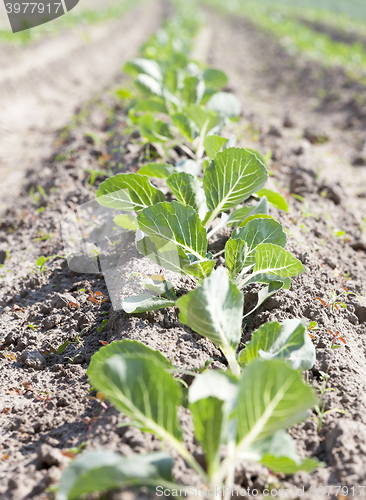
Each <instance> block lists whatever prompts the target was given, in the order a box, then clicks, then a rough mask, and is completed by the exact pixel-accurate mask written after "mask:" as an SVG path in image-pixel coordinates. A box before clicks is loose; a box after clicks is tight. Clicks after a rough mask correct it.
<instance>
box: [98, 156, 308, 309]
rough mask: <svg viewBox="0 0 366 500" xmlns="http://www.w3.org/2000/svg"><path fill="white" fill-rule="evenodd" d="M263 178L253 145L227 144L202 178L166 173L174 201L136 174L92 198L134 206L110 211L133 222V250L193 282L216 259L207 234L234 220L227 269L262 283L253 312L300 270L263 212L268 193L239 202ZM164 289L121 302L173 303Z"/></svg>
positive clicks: (240, 282)
mask: <svg viewBox="0 0 366 500" xmlns="http://www.w3.org/2000/svg"><path fill="white" fill-rule="evenodd" d="M267 178H268V172H267V169H266V167H265V165H264V164H263V163H262V162H261V161H260V160H259V159H258V158H257V156H256V155H255V154H254V153H252V152H250V151H248V150H246V149H242V148H227V149H225V150H223V151H219V152H217V153H216V154H215V157H214V158H213V160H212V162H211V163H210V165H209V166H208V167H207V168H206V170H205V173H204V176H203V180H202V183H201V181H200V180H199V179H198V178H197V177H194V176H193V175H191V174H187V173H184V172H179V173H174V174H172V175H170V176H169V177H168V179H167V184H168V186H169V187H170V189H171V191H172V194H173V195H174V196H175V197H176V199H177V201H172V202H170V203H168V202H166V201H165V196H164V195H163V193H162V192H161V191H159V190H158V189H156V188H155V187H154V186H152V185H151V184H150V183H149V181H148V178H147V177H145V176H142V175H139V174H119V175H117V176H115V177H111V178H110V179H108V180H106V181H105V182H103V183H102V184H101V185H100V187H99V190H98V191H97V200H98V202H99V203H100V204H101V205H103V206H106V207H111V208H114V209H120V210H123V211H125V212H134V213H135V214H137V215H133V216H132V217H131V216H130V215H128V218H127V215H126V214H121V215H120V216H117V217H116V218H115V219H114V220H115V223H116V224H117V225H121V226H122V227H125V228H126V229H131V228H134V229H135V230H137V231H136V247H137V250H138V251H139V252H140V253H142V254H143V255H145V256H147V257H149V258H150V259H151V260H153V261H154V262H155V263H156V264H158V265H159V266H161V267H164V268H165V269H168V270H170V271H174V272H176V273H179V274H183V275H188V276H191V277H192V278H193V279H195V280H196V281H197V282H198V281H199V280H202V279H203V278H205V277H207V276H209V275H210V273H211V272H212V270H213V268H214V267H215V264H216V261H215V259H214V258H213V256H212V254H211V253H210V252H208V241H209V239H210V238H212V237H213V235H214V234H215V233H216V232H217V231H218V230H220V229H222V228H223V227H224V226H229V227H234V228H235V229H234V230H233V233H232V236H231V238H230V239H229V241H228V242H227V243H226V246H225V260H226V267H227V269H228V273H229V276H230V277H231V278H232V279H233V280H234V281H235V284H236V285H237V286H238V288H239V289H243V288H244V287H245V286H247V285H249V284H251V283H261V284H263V285H265V286H264V288H263V289H262V290H261V292H260V294H259V295H258V302H257V304H256V306H255V308H254V309H252V311H250V313H251V312H253V311H254V310H255V309H256V308H258V307H259V306H260V305H261V304H262V303H263V301H264V300H265V299H266V298H267V297H270V296H271V295H273V294H274V293H275V292H276V291H278V290H279V289H280V288H282V287H285V288H289V286H290V281H291V277H293V276H297V275H298V274H300V273H302V272H303V271H304V267H303V265H302V264H301V262H300V261H299V260H298V259H296V258H295V257H293V256H292V255H291V254H290V253H289V252H288V251H287V250H285V248H284V247H285V245H286V234H285V233H284V231H283V229H282V226H281V224H280V223H279V222H277V221H276V220H275V219H274V218H273V217H271V216H269V215H268V201H267V198H266V196H263V197H262V198H261V199H260V201H259V202H258V203H257V204H256V205H255V206H242V205H241V204H242V203H243V202H244V201H246V200H247V199H248V198H249V197H250V196H252V195H253V194H255V193H257V192H259V193H260V192H261V190H262V189H263V186H264V184H265V183H266V181H267ZM267 194H269V193H268V192H267ZM169 287H170V288H171V285H169ZM164 293H165V292H164ZM164 293H163V294H162V293H158V295H160V297H152V298H150V299H149V301H148V302H147V301H146V296H145V295H143V296H139V297H140V298H141V303H140V302H139V300H138V298H137V297H133V298H131V300H130V299H129V301H128V302H127V303H125V304H124V308H125V310H128V312H141V311H142V310H145V311H146V310H153V309H159V308H161V307H168V306H169V305H174V304H168V303H167V302H166V301H168V302H169V300H170V301H172V300H174V298H173V297H169V299H168V297H167V296H166V295H165V296H164ZM162 299H164V300H162ZM133 304H134V305H135V306H136V308H135V309H133V308H132V305H133ZM126 307H127V308H128V309H126ZM144 307H146V308H145V309H143V308H144ZM250 313H248V314H250Z"/></svg>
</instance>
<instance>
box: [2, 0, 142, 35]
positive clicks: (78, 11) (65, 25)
mask: <svg viewBox="0 0 366 500" xmlns="http://www.w3.org/2000/svg"><path fill="white" fill-rule="evenodd" d="M134 3H138V2H131V1H126V0H81V1H80V2H79V3H78V5H77V6H76V7H75V8H74V9H73V10H71V11H70V12H68V13H67V14H65V15H64V16H62V17H60V18H58V19H55V20H54V21H52V22H50V23H46V24H44V25H42V26H37V27H36V28H32V29H29V30H25V31H22V32H20V33H12V32H11V28H10V23H9V20H8V18H7V15H6V11H5V9H4V8H0V43H2V44H16V45H19V44H26V43H29V42H32V41H35V40H38V39H40V38H42V37H43V36H45V35H48V36H52V35H55V34H57V33H59V32H60V31H64V30H69V29H71V28H80V27H83V26H85V27H87V26H89V25H90V24H94V23H97V22H103V21H107V20H109V19H113V18H119V17H121V16H122V15H123V14H124V13H125V12H126V10H127V9H128V8H129V7H131V5H133V4H134Z"/></svg>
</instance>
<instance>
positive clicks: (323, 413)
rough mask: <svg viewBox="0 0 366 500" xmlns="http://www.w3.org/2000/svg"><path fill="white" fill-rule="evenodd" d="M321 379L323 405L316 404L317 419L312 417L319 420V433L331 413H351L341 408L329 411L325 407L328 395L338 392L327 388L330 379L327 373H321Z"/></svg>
mask: <svg viewBox="0 0 366 500" xmlns="http://www.w3.org/2000/svg"><path fill="white" fill-rule="evenodd" d="M320 377H321V378H320V379H321V382H322V386H321V389H320V395H321V405H320V406H319V405H318V404H316V405H315V406H314V410H315V412H316V414H317V415H316V416H315V417H312V418H313V419H314V420H317V422H318V433H319V432H320V431H321V430H322V426H323V420H324V417H325V416H326V415H329V414H330V413H343V414H344V415H349V413H347V412H346V411H344V410H341V409H339V408H331V409H329V410H326V409H325V407H326V404H327V400H326V397H325V396H326V394H327V393H328V392H330V391H333V392H338V391H337V390H336V389H332V388H329V387H328V388H327V380H328V379H329V377H330V376H329V375H328V374H327V373H324V372H322V371H321V372H320Z"/></svg>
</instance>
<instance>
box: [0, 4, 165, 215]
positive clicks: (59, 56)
mask: <svg viewBox="0 0 366 500" xmlns="http://www.w3.org/2000/svg"><path fill="white" fill-rule="evenodd" d="M162 15H163V12H162V4H161V3H159V2H149V3H147V4H146V5H145V4H139V5H137V6H136V7H134V8H132V10H131V11H129V12H127V14H126V15H125V16H124V17H123V18H122V19H120V20H112V21H109V22H107V23H105V24H101V25H96V26H90V27H89V28H88V29H87V30H86V31H85V30H80V29H79V30H76V31H70V32H66V33H62V34H60V35H58V36H57V37H54V38H51V39H47V38H46V39H43V40H41V41H40V42H38V43H36V44H34V45H30V46H29V47H28V46H27V47H25V48H24V49H23V50H22V51H20V50H19V51H15V53H14V51H11V52H10V53H9V55H8V57H7V58H6V53H3V54H0V56H1V58H2V63H3V70H2V71H1V74H0V169H1V170H0V172H1V178H2V180H1V185H0V210H2V211H3V210H4V209H5V207H6V206H9V205H11V204H12V203H14V200H15V198H16V196H17V195H18V193H19V188H20V186H21V183H22V180H23V178H24V174H25V172H26V170H27V168H29V167H34V168H38V165H39V161H40V159H42V158H46V157H47V156H49V155H50V154H51V152H52V147H53V142H54V139H55V136H54V132H55V131H56V130H58V129H59V128H61V127H63V126H64V125H66V123H68V122H69V121H70V119H71V117H72V116H73V114H74V113H75V110H76V109H77V108H78V107H80V105H82V104H83V103H84V102H87V101H88V100H89V99H91V98H92V97H93V96H94V95H97V94H98V93H100V92H101V90H102V89H104V88H106V87H107V86H108V85H110V84H111V82H112V81H113V79H115V78H116V77H117V76H120V74H121V72H120V67H121V65H122V63H123V62H125V61H126V60H128V59H129V58H130V57H132V55H133V54H134V53H135V52H136V51H137V50H138V48H139V47H140V45H141V44H142V42H143V40H144V39H145V38H146V36H148V34H149V33H153V32H154V31H155V30H156V28H157V27H158V26H159V24H160V22H161V19H162ZM137 20H138V22H136V21H137ZM1 50H2V51H3V52H5V49H0V52H1ZM6 59H8V64H6ZM14 60H15V61H16V64H14ZM10 62H11V66H9V64H10ZM14 68H16V70H15V69H14Z"/></svg>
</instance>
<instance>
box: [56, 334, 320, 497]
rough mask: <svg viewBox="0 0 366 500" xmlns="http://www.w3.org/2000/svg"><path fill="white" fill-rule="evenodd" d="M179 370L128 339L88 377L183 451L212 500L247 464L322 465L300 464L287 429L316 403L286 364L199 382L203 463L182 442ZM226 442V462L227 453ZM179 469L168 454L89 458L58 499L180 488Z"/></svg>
mask: <svg viewBox="0 0 366 500" xmlns="http://www.w3.org/2000/svg"><path fill="white" fill-rule="evenodd" d="M304 330H305V328H304ZM305 337H306V335H305ZM172 370H174V366H172V365H171V364H170V363H169V361H168V360H167V359H166V358H164V357H163V356H162V355H161V354H160V353H159V352H158V351H152V350H151V349H149V348H148V347H146V346H145V345H143V344H140V343H139V342H136V341H130V340H124V341H118V342H113V343H112V344H110V345H108V346H106V347H102V348H101V349H100V351H99V352H98V353H96V354H94V356H93V357H92V360H91V364H90V367H89V369H88V375H89V378H90V382H91V384H92V385H93V387H95V388H97V389H98V390H100V391H102V392H103V394H104V395H106V397H107V398H108V400H109V401H110V402H111V403H112V404H113V405H114V406H115V408H117V409H118V410H119V411H122V412H123V413H124V414H125V415H126V416H128V417H129V418H130V425H135V426H137V427H138V428H140V429H142V430H144V431H148V432H152V433H154V434H156V435H157V436H158V437H159V438H160V439H161V440H162V441H163V442H164V443H166V444H168V445H169V447H170V448H173V449H174V450H175V451H176V452H177V453H179V454H180V456H181V457H182V458H183V459H184V460H185V462H186V463H187V464H188V465H189V466H190V467H191V468H192V469H193V470H194V471H195V473H196V474H197V475H198V476H199V478H200V480H201V481H202V483H203V484H205V485H206V486H207V490H208V496H210V497H213V496H214V493H213V492H215V491H216V488H222V485H223V484H225V485H226V486H229V487H232V486H233V481H234V472H235V466H236V464H238V463H240V462H241V461H242V460H256V461H258V462H260V463H262V464H263V465H264V466H266V467H268V468H270V469H271V471H272V472H275V473H278V472H283V473H285V474H293V473H295V472H297V471H299V470H306V471H310V470H312V469H313V468H314V467H317V466H318V465H319V463H318V462H317V461H316V460H314V459H310V458H307V459H305V460H303V461H301V459H300V458H299V456H298V454H297V451H296V447H295V445H294V442H293V440H292V438H291V437H290V436H289V435H288V434H287V433H286V432H285V429H286V428H287V427H289V426H290V425H292V424H294V423H296V422H299V421H301V420H302V419H303V418H304V416H305V415H306V412H307V410H308V409H309V408H311V407H313V406H314V405H315V404H316V402H317V400H316V397H315V395H314V393H313V391H312V389H311V388H310V387H309V386H307V385H306V384H305V383H304V382H303V380H302V376H301V373H300V372H299V371H298V370H294V369H293V368H291V366H290V365H289V364H288V362H287V361H285V360H284V359H266V360H265V359H256V360H254V361H252V362H251V363H249V364H248V365H247V366H246V367H245V369H244V370H243V372H242V373H238V375H237V376H234V375H232V374H230V373H226V372H223V371H221V370H208V371H205V372H204V373H203V374H202V375H198V376H197V377H196V378H195V380H194V382H193V384H192V385H191V387H190V388H189V390H188V394H187V400H188V403H187V404H188V408H189V409H190V411H191V413H192V418H193V425H194V432H195V437H196V439H197V441H198V442H199V444H200V445H201V447H202V449H203V452H204V455H205V464H204V466H203V465H201V464H200V463H198V462H197V460H196V459H195V457H194V456H193V455H192V454H191V452H190V451H189V450H188V449H187V448H186V447H185V446H184V444H183V433H182V428H181V426H180V423H179V420H178V407H179V405H180V404H181V403H182V402H183V390H184V389H182V387H181V385H180V384H179V383H178V382H177V380H176V379H175V378H174V377H173V375H172V374H171V373H170V372H171V371H172ZM212 429H215V431H214V432H213V431H212ZM223 445H225V447H226V450H227V451H226V454H225V458H222V455H221V449H222V446H223ZM172 466H173V461H172V459H171V457H170V456H169V455H168V454H167V453H165V452H157V453H151V454H148V455H143V456H141V455H133V456H131V457H128V460H126V458H125V457H123V456H121V455H118V454H116V453H112V452H109V451H103V450H102V451H95V452H92V453H87V454H84V455H82V456H81V457H80V458H77V459H76V460H75V461H74V462H73V463H72V464H71V465H70V467H69V469H68V470H67V471H66V472H65V473H64V474H63V477H62V479H61V483H60V486H59V489H58V492H57V495H56V499H57V500H68V499H71V498H76V496H80V495H82V494H86V493H92V492H96V491H100V490H103V491H107V490H109V489H112V488H118V487H125V486H129V485H130V486H131V485H133V486H151V487H156V486H158V485H159V486H164V487H169V488H170V489H172V488H175V489H176V488H177V489H178V490H179V486H178V485H177V484H175V482H174V479H173V476H172ZM92 478H93V480H91V479H92ZM99 478H100V479H102V482H100V480H99ZM101 484H102V485H103V486H101Z"/></svg>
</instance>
